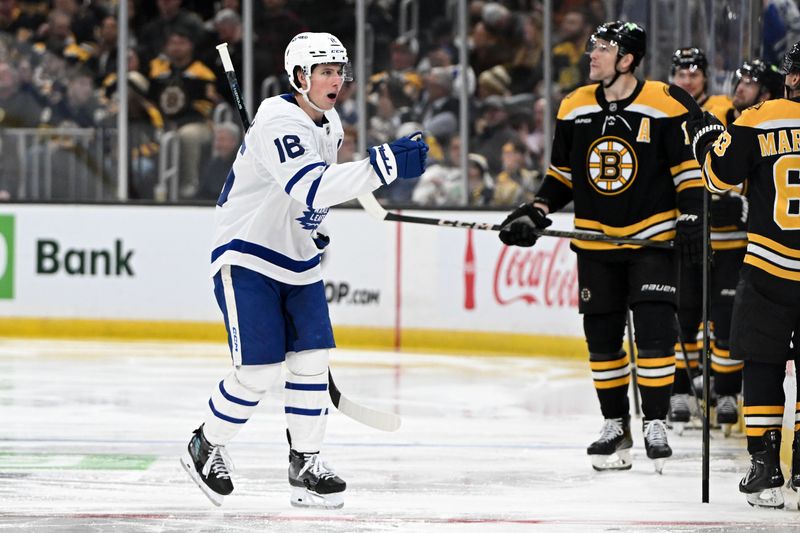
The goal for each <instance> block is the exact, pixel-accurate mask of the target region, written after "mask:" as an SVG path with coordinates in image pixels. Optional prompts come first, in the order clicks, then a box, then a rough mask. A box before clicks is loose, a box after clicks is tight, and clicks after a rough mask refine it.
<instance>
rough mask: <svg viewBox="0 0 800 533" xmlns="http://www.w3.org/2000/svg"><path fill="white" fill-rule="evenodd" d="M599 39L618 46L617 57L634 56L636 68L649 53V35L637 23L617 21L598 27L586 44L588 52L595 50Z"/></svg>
mask: <svg viewBox="0 0 800 533" xmlns="http://www.w3.org/2000/svg"><path fill="white" fill-rule="evenodd" d="M597 39H603V40H605V41H608V42H610V43H612V44H615V45H616V46H617V56H618V57H622V56H624V55H625V54H632V55H633V64H632V66H633V67H634V68H635V67H636V66H638V65H639V63H640V62H641V61H642V58H643V57H644V54H645V53H646V52H647V34H646V33H645V31H644V28H642V27H641V26H639V25H638V24H636V23H635V22H622V21H621V20H616V21H614V22H606V23H604V24H601V25H600V26H598V27H597V29H596V30H595V31H594V33H593V34H592V36H591V37H589V42H588V43H586V51H587V52H591V51H592V50H594V47H595V43H596V41H597Z"/></svg>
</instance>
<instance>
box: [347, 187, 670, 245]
mask: <svg viewBox="0 0 800 533" xmlns="http://www.w3.org/2000/svg"><path fill="white" fill-rule="evenodd" d="M358 201H359V203H360V204H361V207H363V208H364V211H366V212H367V213H368V214H370V215H371V216H372V217H374V218H377V219H378V220H386V221H390V222H409V223H411V224H427V225H430V226H445V227H450V228H468V229H477V230H485V231H500V224H490V223H488V222H465V221H460V220H450V219H446V218H432V217H419V216H414V215H403V214H399V213H392V212H391V211H387V210H386V209H384V208H383V206H382V205H381V204H379V203H378V200H376V199H375V197H374V196H372V194H364V195H361V196H359V197H358ZM533 231H534V232H535V233H536V234H537V235H539V236H540V237H561V238H565V239H579V240H582V241H599V242H607V243H610V244H636V245H639V246H650V247H653V248H672V241H656V240H653V239H634V238H626V237H609V236H607V235H603V234H602V233H585V232H581V231H563V230H552V229H538V228H534V230H533Z"/></svg>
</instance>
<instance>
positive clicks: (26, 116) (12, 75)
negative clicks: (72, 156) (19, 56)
mask: <svg viewBox="0 0 800 533" xmlns="http://www.w3.org/2000/svg"><path fill="white" fill-rule="evenodd" d="M41 112H42V110H41V107H40V106H39V104H38V103H37V102H36V100H35V99H34V98H33V97H31V96H30V95H29V94H27V93H25V92H22V91H20V87H19V73H18V71H17V69H16V68H15V66H14V65H13V64H11V63H9V62H8V61H3V60H0V141H1V142H2V154H3V157H2V164H0V200H8V199H16V198H17V197H18V193H19V189H20V183H19V179H20V164H21V161H19V159H18V157H19V156H18V154H19V151H18V144H17V139H18V138H17V137H15V136H13V135H8V134H5V131H6V130H8V129H11V128H35V127H36V126H37V125H38V124H39V116H40V115H41Z"/></svg>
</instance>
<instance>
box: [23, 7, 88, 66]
mask: <svg viewBox="0 0 800 533" xmlns="http://www.w3.org/2000/svg"><path fill="white" fill-rule="evenodd" d="M33 51H34V52H35V53H36V54H38V55H39V56H43V55H45V54H47V53H50V54H52V55H54V56H57V57H60V58H63V59H64V60H65V61H67V62H69V63H70V64H73V65H74V64H77V63H85V62H86V61H88V60H89V59H90V58H91V57H92V51H93V46H92V45H91V44H89V43H80V42H78V40H77V39H76V38H75V35H74V34H73V33H72V16H71V15H70V14H69V13H66V12H64V11H58V10H53V11H50V14H49V15H48V16H47V22H46V23H45V24H43V25H42V26H41V27H40V28H39V31H38V32H37V34H36V37H35V39H34V44H33Z"/></svg>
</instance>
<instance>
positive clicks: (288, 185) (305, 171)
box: [283, 161, 327, 205]
mask: <svg viewBox="0 0 800 533" xmlns="http://www.w3.org/2000/svg"><path fill="white" fill-rule="evenodd" d="M319 167H327V165H326V164H325V163H324V162H323V161H317V162H316V163H309V164H308V165H306V166H304V167H303V168H301V169H300V170H298V171H297V172H295V173H294V176H292V177H291V178H290V179H289V181H288V182H286V187H284V189H283V190H284V191H286V194H291V192H292V189H293V188H294V186H295V185H297V182H299V181H300V180H301V179H303V177H304V176H305V175H306V174H308V173H309V172H311V171H312V170H314V169H315V168H319ZM323 172H325V171H324V170H323ZM308 205H311V204H308Z"/></svg>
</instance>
